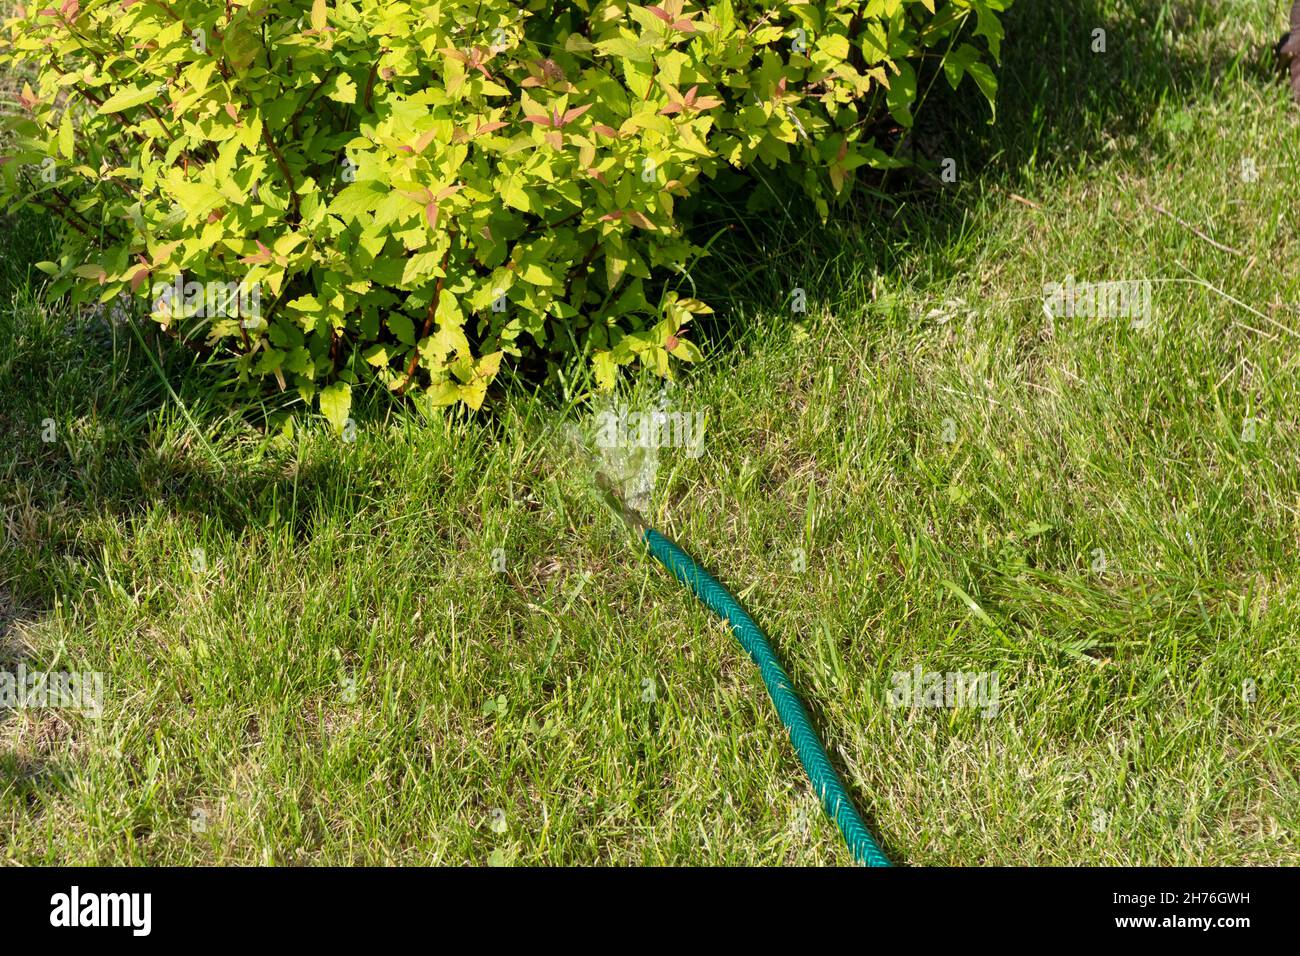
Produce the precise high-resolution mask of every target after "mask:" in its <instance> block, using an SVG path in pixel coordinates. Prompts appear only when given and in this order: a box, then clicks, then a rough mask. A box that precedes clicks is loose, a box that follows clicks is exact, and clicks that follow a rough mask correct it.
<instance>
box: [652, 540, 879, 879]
mask: <svg viewBox="0 0 1300 956" xmlns="http://www.w3.org/2000/svg"><path fill="white" fill-rule="evenodd" d="M645 542H646V544H647V545H648V546H649V548H650V553H651V554H653V555H654V556H655V558H656V559H657V560H658V561H659V563H660V564H662V565H663V566H664V567H666V568H667V569H668V570H669V571H671V572H672V573H673V577H675V578H677V580H678V581H681V582H682V583H683V584H685V585H686V586H687V587H688V588H690V589H691V590H692V591H693V592H694V593H695V596H696V597H697V598H699V599H700V600H701V601H703V602H704V603H705V604H706V605H708V607H709V609H710V610H711V611H713V613H715V614H717V615H718V616H719V617H721V618H722V619H723V620H724V621H726V622H727V623H728V624H730V625H731V630H732V631H733V632H734V633H735V635H736V639H737V640H738V641H740V644H741V646H742V647H744V648H745V651H746V652H747V653H748V654H749V656H750V658H751V659H753V661H754V663H755V664H757V665H758V669H759V671H760V672H761V673H762V675H763V683H764V684H765V685H766V686H767V692H768V693H769V694H770V695H771V696H772V703H774V704H775V705H776V712H777V714H778V715H779V716H780V718H781V723H783V724H785V728H786V730H788V731H789V732H790V741H791V743H793V744H794V749H795V752H796V753H797V754H798V755H799V762H800V763H802V764H803V769H804V772H805V773H806V774H807V775H808V779H809V781H810V782H811V783H812V786H813V790H814V791H815V792H816V794H817V797H818V799H820V800H821V803H822V807H823V808H824V809H825V810H826V813H827V814H828V815H829V816H830V817H831V819H833V820H834V821H835V823H836V825H837V826H838V827H839V828H840V833H842V834H843V835H844V842H845V843H846V844H848V847H849V852H850V853H852V854H853V859H854V860H856V861H857V862H858V863H861V864H863V865H864V866H889V865H890V863H889V860H888V859H886V857H885V854H884V853H883V852H881V849H880V847H879V846H877V845H876V841H875V840H873V839H872V838H871V834H870V833H868V832H867V828H866V826H865V825H864V824H863V823H862V818H861V817H859V816H858V812H857V811H856V810H855V809H854V808H853V803H852V801H850V800H849V795H848V793H847V792H846V791H845V790H844V784H843V783H841V782H840V778H839V775H838V774H836V772H835V768H834V767H832V766H831V762H830V760H829V758H827V756H826V750H825V748H823V747H822V743H821V740H820V739H818V737H817V732H816V731H815V730H813V726H812V722H811V721H810V720H809V719H808V713H807V711H805V710H804V706H803V702H802V701H800V700H799V695H798V694H796V693H795V691H794V686H793V685H792V684H791V681H790V675H789V674H787V673H786V672H785V669H784V668H783V667H782V666H781V664H780V662H779V661H778V660H777V659H776V653H775V652H774V651H773V650H772V645H771V644H769V643H768V641H767V638H766V637H765V636H764V634H763V632H762V631H761V630H759V628H758V625H757V624H755V623H754V621H753V619H752V618H751V617H750V616H749V615H748V614H746V613H745V609H744V608H742V607H741V606H740V602H739V601H737V600H736V599H735V598H734V597H732V596H731V593H730V592H729V591H728V590H727V589H726V588H724V587H723V586H722V585H721V584H719V583H718V581H717V580H716V579H715V578H714V577H713V576H712V575H710V574H709V573H708V572H707V571H705V570H704V569H703V568H701V567H700V566H699V565H698V564H696V563H695V560H694V559H693V558H692V557H691V556H690V555H689V554H687V553H686V552H685V551H683V550H682V549H681V548H679V547H677V545H675V544H674V543H673V542H671V541H669V540H668V539H667V538H665V537H664V536H663V535H661V534H660V533H659V532H658V531H655V530H654V529H653V528H647V529H646V530H645Z"/></svg>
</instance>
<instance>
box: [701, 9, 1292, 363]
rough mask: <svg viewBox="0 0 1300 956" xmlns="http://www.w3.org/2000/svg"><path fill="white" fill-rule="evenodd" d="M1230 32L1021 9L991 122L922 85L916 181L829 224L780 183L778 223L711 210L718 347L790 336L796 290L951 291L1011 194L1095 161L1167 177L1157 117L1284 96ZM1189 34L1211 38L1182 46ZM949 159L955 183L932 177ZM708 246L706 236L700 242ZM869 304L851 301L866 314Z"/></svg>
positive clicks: (1205, 14)
mask: <svg viewBox="0 0 1300 956" xmlns="http://www.w3.org/2000/svg"><path fill="white" fill-rule="evenodd" d="M1224 18H1225V14H1224V13H1223V12H1222V11H1221V10H1219V9H1218V8H1217V7H1216V5H1215V4H1213V3H1211V2H1209V0H1172V2H1171V0H1114V2H1105V0H1067V2H1060V3H1040V2H1033V0H1020V2H1018V3H1016V4H1015V5H1014V6H1013V7H1012V8H1011V10H1009V11H1008V12H1007V13H1006V14H1005V17H1004V25H1005V30H1006V39H1005V40H1004V42H1003V46H1002V64H1001V66H1000V68H999V70H998V77H999V92H998V104H997V121H996V123H993V124H990V122H989V120H990V111H989V108H988V106H987V104H986V102H985V101H984V99H983V98H982V97H981V96H980V95H979V94H978V93H977V92H976V90H975V89H974V86H973V84H972V83H971V82H970V81H969V80H967V81H964V82H963V83H962V85H961V87H960V88H959V89H958V90H957V91H953V90H951V89H950V87H949V85H948V83H947V81H946V80H945V79H944V78H943V77H942V76H936V75H935V74H936V72H937V71H936V69H934V68H931V69H930V70H929V75H928V76H925V75H923V76H922V79H921V82H920V83H919V87H918V88H919V89H921V90H923V91H927V92H926V96H925V101H924V103H923V105H922V107H921V108H920V109H919V110H918V112H917V125H916V127H915V129H914V130H912V131H911V133H910V134H908V135H906V136H902V139H901V142H899V143H897V144H896V146H897V147H898V148H899V151H900V152H901V153H902V154H904V155H907V156H910V157H911V158H914V159H915V160H916V161H917V162H918V164H919V165H920V167H921V170H920V171H919V172H918V171H906V170H905V171H894V172H891V173H889V174H885V175H876V176H875V177H874V178H871V179H870V180H869V181H866V182H864V183H863V188H859V189H858V190H857V191H856V193H855V195H854V197H853V199H852V200H851V201H850V202H849V203H848V204H847V205H846V206H843V207H839V208H838V209H835V210H833V211H832V216H831V219H830V221H829V222H828V223H825V224H822V223H820V222H818V221H817V219H816V217H815V216H814V215H813V214H812V213H811V211H810V208H809V205H808V204H807V203H806V202H802V201H801V200H800V199H799V197H798V195H797V194H796V193H795V192H794V191H793V190H780V195H779V196H777V195H776V190H777V187H776V185H775V184H776V182H777V178H776V177H775V176H773V175H772V174H770V173H768V174H767V175H766V185H765V186H760V187H759V188H758V189H756V190H753V191H756V192H762V191H764V190H766V192H767V193H769V195H770V196H771V197H772V201H773V203H774V209H770V210H767V211H763V212H758V213H755V212H748V211H746V209H745V199H746V196H747V195H748V194H747V193H742V194H741V196H740V199H739V201H737V202H732V201H730V200H729V199H728V197H726V196H725V195H716V196H714V197H712V200H711V202H712V206H713V208H708V209H707V211H706V217H707V221H708V222H710V223H717V222H720V221H722V220H724V219H728V218H729V219H731V220H732V224H731V225H729V226H725V227H724V228H723V230H722V232H721V234H720V236H719V238H718V239H717V240H716V242H715V243H714V245H713V247H712V249H711V252H712V254H711V255H710V256H709V257H708V258H707V259H705V260H703V261H702V263H701V264H700V265H698V266H697V267H696V269H695V271H694V278H695V281H696V284H697V291H698V294H699V295H700V297H701V298H703V299H705V300H706V301H708V302H710V303H711V304H713V305H714V306H715V307H716V308H717V309H718V316H717V317H716V318H715V319H713V320H712V321H711V322H710V323H708V324H706V325H705V326H704V327H705V328H707V329H708V331H709V332H710V338H711V341H713V342H715V343H720V344H721V349H722V350H723V351H724V352H725V351H727V350H729V349H731V348H734V347H736V346H743V344H744V343H745V342H746V341H747V330H748V328H749V326H750V325H751V324H752V322H753V320H754V317H755V315H759V316H762V315H764V314H766V315H768V316H770V317H772V318H773V321H772V327H771V328H770V329H768V330H766V331H769V332H771V333H773V334H776V335H778V336H779V335H781V334H783V329H784V330H785V332H787V333H788V330H789V328H790V326H791V325H792V324H793V323H791V322H788V321H781V316H789V315H790V311H789V310H790V307H791V297H792V290H793V289H794V288H795V287H799V288H803V289H804V290H805V292H806V293H807V298H808V304H809V309H810V311H811V310H812V309H813V308H814V303H815V302H819V300H820V304H828V303H827V302H826V300H827V299H828V298H829V299H832V300H834V298H835V297H836V296H841V295H842V294H843V293H844V292H845V291H846V290H845V286H846V285H848V284H850V283H853V282H856V283H857V284H858V285H859V286H860V285H861V284H862V283H863V282H866V283H868V284H869V283H870V282H871V280H872V278H873V277H874V276H877V275H879V276H882V277H885V278H890V277H893V276H898V275H903V274H908V273H910V272H916V271H918V270H919V271H922V272H923V274H924V275H925V277H926V278H927V279H928V280H933V281H936V282H938V283H940V284H941V283H942V282H943V280H945V279H948V278H953V277H955V276H956V275H958V274H959V273H960V272H961V270H962V269H963V268H964V263H963V262H962V258H961V255H960V250H961V248H962V247H963V245H964V243H965V242H966V241H967V239H968V237H969V236H970V234H971V232H972V230H976V229H978V228H979V222H980V219H981V217H982V216H984V215H985V214H987V212H988V211H989V210H990V209H991V208H994V207H995V206H996V205H997V204H1005V203H1006V202H1010V201H1012V200H1011V199H1010V197H1009V195H1008V194H1010V193H1020V192H1025V193H1026V194H1028V195H1029V196H1031V197H1032V196H1034V195H1039V196H1041V195H1042V191H1043V190H1045V189H1050V188H1052V185H1053V183H1054V182H1055V181H1056V180H1057V179H1058V178H1059V177H1061V176H1063V175H1065V174H1068V173H1072V172H1076V171H1078V170H1079V169H1081V168H1086V167H1088V166H1090V165H1093V164H1094V163H1095V162H1096V161H1098V160H1100V159H1105V160H1107V161H1109V160H1113V159H1116V158H1118V159H1121V160H1128V161H1133V162H1146V163H1151V164H1156V163H1158V162H1159V161H1160V158H1161V157H1162V156H1163V155H1166V154H1168V153H1169V152H1171V150H1172V149H1173V148H1174V147H1175V145H1176V144H1175V143H1174V142H1173V140H1172V139H1171V136H1170V133H1169V132H1168V130H1167V129H1166V128H1165V127H1163V126H1161V125H1160V123H1159V122H1158V120H1159V118H1160V114H1161V113H1162V112H1169V113H1177V112H1179V111H1181V110H1183V109H1186V108H1188V107H1190V106H1192V105H1194V104H1195V102H1196V101H1197V100H1198V99H1200V98H1202V97H1204V96H1205V95H1207V93H1206V91H1209V90H1212V89H1213V88H1214V87H1215V85H1216V84H1218V83H1221V82H1222V81H1224V80H1225V79H1227V78H1231V77H1233V76H1241V77H1244V78H1247V79H1248V80H1250V81H1251V82H1254V83H1258V84H1259V85H1260V86H1268V85H1270V84H1273V83H1275V82H1276V79H1277V77H1276V73H1275V60H1274V58H1273V50H1272V47H1271V45H1269V44H1268V43H1264V44H1260V45H1255V46H1252V47H1250V48H1246V49H1241V48H1238V47H1236V46H1235V45H1233V44H1231V43H1229V42H1228V40H1227V39H1226V38H1224V37H1223V36H1222V31H1215V30H1212V29H1209V26H1210V25H1213V24H1216V23H1221V22H1223V21H1224ZM1281 23H1282V19H1281V15H1280V14H1279V19H1278V24H1279V30H1280V29H1281ZM1096 30H1104V31H1105V52H1094V49H1093V47H1094V43H1095V42H1097V40H1098V39H1099V38H1098V36H1097V35H1096V34H1095V33H1094V31H1096ZM1191 34H1195V35H1196V36H1197V37H1198V38H1203V37H1206V36H1210V37H1213V38H1214V40H1213V42H1208V43H1205V42H1201V43H1182V42H1179V37H1181V36H1184V35H1191ZM897 132H898V133H899V134H900V135H901V134H902V132H903V131H901V130H900V131H897ZM946 158H951V159H953V160H954V161H955V164H956V166H955V169H956V172H957V182H956V183H955V184H944V183H942V182H941V181H940V180H939V178H938V177H937V176H936V175H935V172H936V171H937V170H938V169H939V167H940V165H941V164H942V162H943V160H944V159H946ZM707 238H708V234H707V230H706V234H705V235H704V236H702V237H701V238H700V239H699V240H697V241H706V240H707ZM855 291H856V292H859V293H860V292H861V290H855ZM866 292H867V295H866V296H863V295H862V294H851V295H843V296H842V297H843V298H845V299H847V300H849V301H851V302H854V303H859V304H860V303H862V301H863V300H864V298H869V297H870V289H867V290H866ZM829 304H834V302H833V301H832V302H831V303H829Z"/></svg>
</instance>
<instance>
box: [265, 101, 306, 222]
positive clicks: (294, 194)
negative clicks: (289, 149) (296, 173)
mask: <svg viewBox="0 0 1300 956" xmlns="http://www.w3.org/2000/svg"><path fill="white" fill-rule="evenodd" d="M262 140H263V142H265V143H266V148H267V149H269V150H270V151H271V155H272V156H274V157H275V162H276V165H277V166H279V167H280V172H281V174H282V175H283V176H284V178H285V181H286V182H288V184H289V205H290V206H291V207H292V208H293V220H294V222H295V223H296V222H297V221H298V219H299V218H300V216H299V213H298V184H297V183H296V182H295V181H294V178H293V173H292V172H290V170H289V164H288V163H286V162H285V161H284V155H283V154H282V153H281V152H280V150H279V148H278V147H277V146H276V145H275V141H274V140H272V139H271V130H270V127H268V126H267V125H266V124H265V123H263V124H262Z"/></svg>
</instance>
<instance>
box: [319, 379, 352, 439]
mask: <svg viewBox="0 0 1300 956" xmlns="http://www.w3.org/2000/svg"><path fill="white" fill-rule="evenodd" d="M351 410H352V386H351V385H349V384H348V383H347V382H335V383H334V384H333V385H329V386H327V387H325V388H323V389H321V393H320V411H321V414H322V415H324V416H325V417H326V418H328V419H329V422H330V424H331V425H333V426H334V431H335V432H337V433H339V434H342V433H343V426H344V425H346V424H347V421H348V412H350V411H351Z"/></svg>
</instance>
